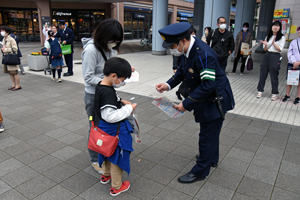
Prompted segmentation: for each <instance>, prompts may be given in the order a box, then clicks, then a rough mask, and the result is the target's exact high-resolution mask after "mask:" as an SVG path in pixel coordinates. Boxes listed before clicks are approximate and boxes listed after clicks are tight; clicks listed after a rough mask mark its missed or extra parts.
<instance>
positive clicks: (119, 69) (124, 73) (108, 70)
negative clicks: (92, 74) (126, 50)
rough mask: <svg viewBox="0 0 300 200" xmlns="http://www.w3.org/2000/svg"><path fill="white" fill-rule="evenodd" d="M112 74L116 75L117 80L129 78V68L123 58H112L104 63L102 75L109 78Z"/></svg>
mask: <svg viewBox="0 0 300 200" xmlns="http://www.w3.org/2000/svg"><path fill="white" fill-rule="evenodd" d="M112 73H116V74H117V76H118V78H130V76H131V66H130V64H129V62H128V61H127V60H125V59H123V58H118V57H112V58H110V59H108V60H107V61H106V63H105V65H104V69H103V74H104V75H105V76H109V75H110V74H112Z"/></svg>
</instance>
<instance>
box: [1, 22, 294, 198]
mask: <svg viewBox="0 0 300 200" xmlns="http://www.w3.org/2000/svg"><path fill="white" fill-rule="evenodd" d="M217 26H218V28H216V29H211V28H210V27H205V29H204V33H205V35H204V36H203V37H202V38H201V40H200V39H198V38H196V37H195V35H196V29H194V28H193V27H192V26H191V24H189V23H187V22H182V23H175V24H171V25H168V26H166V27H164V28H162V29H160V30H159V31H158V32H159V34H160V35H161V36H162V38H163V40H164V41H163V44H162V45H163V47H164V48H169V49H170V53H171V54H172V56H173V70H174V75H173V76H172V77H171V78H170V79H169V80H168V81H167V82H166V83H158V84H157V85H156V86H155V88H156V90H157V91H158V92H160V93H162V92H165V91H169V90H172V89H173V88H175V87H176V86H177V85H179V84H181V85H180V88H179V90H178V91H177V92H176V94H177V96H178V98H179V99H180V100H182V102H181V103H179V104H178V105H175V106H174V108H175V109H177V110H178V111H194V118H195V121H196V122H197V123H199V124H200V133H199V154H198V155H196V159H197V160H196V164H195V165H194V167H193V168H192V169H191V170H190V171H189V172H188V173H187V174H185V175H183V176H181V177H179V178H178V181H179V182H180V183H193V182H196V181H200V180H204V179H205V178H206V177H207V176H208V174H209V172H210V169H211V167H217V166H218V162H219V135H220V131H221V128H222V125H223V121H224V118H225V115H226V113H227V111H229V110H232V109H234V105H235V102H234V97H233V93H232V90H231V86H230V83H229V80H228V78H227V76H226V73H225V70H226V67H227V61H228V57H229V56H230V54H231V53H232V52H233V51H234V58H235V59H234V63H233V69H232V72H231V74H235V73H236V69H237V65H238V61H239V60H240V58H242V65H241V68H240V75H243V73H244V70H245V59H246V56H247V55H244V53H243V49H242V43H246V44H248V47H249V48H251V47H252V34H251V32H250V31H249V23H247V22H245V23H244V24H243V28H242V30H241V31H240V32H239V34H238V35H237V36H236V40H235V41H234V38H233V35H232V34H231V33H230V32H229V31H228V30H227V29H226V27H227V22H226V19H225V18H224V17H219V18H218V20H217ZM59 28H60V29H59V30H57V29H56V27H55V26H49V27H48V25H47V24H46V25H45V26H44V29H43V33H44V35H45V36H46V41H45V44H44V45H45V47H46V48H47V49H48V51H49V52H50V53H49V54H50V58H51V65H52V73H53V77H52V78H51V80H53V81H57V82H61V72H62V65H63V64H64V63H63V59H62V50H61V45H67V44H69V45H71V53H70V54H67V55H65V61H66V64H67V66H68V72H67V73H65V74H64V76H72V75H73V41H74V33H73V32H72V30H71V29H69V28H67V27H66V26H65V22H64V21H63V20H61V21H59ZM0 29H1V35H2V36H3V37H4V39H3V47H2V48H1V50H2V53H3V54H4V56H5V55H7V54H10V53H13V52H18V53H17V55H18V56H17V57H18V58H20V57H21V56H22V55H21V52H20V51H19V48H18V45H17V40H16V36H14V35H13V34H12V30H11V29H10V28H8V27H1V28H0ZM281 29H282V25H281V23H280V22H279V21H275V22H273V23H272V25H271V28H270V31H269V33H268V35H267V37H266V38H265V40H262V41H261V43H262V44H263V48H264V50H265V51H266V52H267V53H266V54H265V55H264V58H263V61H262V63H261V66H260V76H259V83H258V87H257V90H258V93H257V96H256V97H257V98H261V97H262V93H263V92H264V86H265V81H266V78H267V76H268V74H269V73H270V77H271V85H272V97H271V100H272V101H275V100H276V99H277V95H278V93H279V92H278V75H279V69H280V65H281V59H282V58H281V55H280V52H281V51H282V49H283V47H284V43H285V37H284V35H283V34H282V33H281ZM298 36H299V38H298V39H295V40H293V41H292V43H291V45H290V48H289V51H288V59H289V65H288V67H287V70H288V69H294V70H296V69H300V67H299V66H300V49H299V40H300V27H299V28H298ZM122 40H123V28H122V26H121V24H120V23H119V22H118V21H117V20H115V19H111V18H109V19H105V20H103V21H102V22H101V23H100V24H99V25H98V27H97V28H96V29H95V31H94V32H93V35H92V37H91V38H83V39H82V43H83V52H82V55H81V56H82V74H83V79H84V84H85V94H84V103H85V109H86V113H87V119H88V120H89V124H90V126H89V130H87V136H88V143H89V142H90V137H91V135H90V134H91V127H94V126H96V127H97V128H99V129H100V130H102V131H104V132H106V133H107V134H109V135H110V136H113V137H118V139H119V140H118V145H117V146H116V148H115V150H114V153H113V154H112V155H110V156H105V155H104V154H103V153H100V152H97V151H95V150H94V149H90V148H88V152H89V157H90V162H91V165H92V167H93V168H94V169H95V170H96V171H97V172H98V173H100V174H101V177H100V182H101V183H102V184H107V183H109V182H110V181H111V188H110V190H109V192H110V194H111V195H112V196H117V195H119V194H120V193H122V192H125V191H127V190H128V189H129V188H130V182H129V181H124V182H123V181H122V174H123V171H125V172H127V173H128V174H129V173H130V154H131V152H132V151H133V148H132V137H131V133H132V132H133V130H132V127H131V125H130V123H129V122H128V120H127V118H128V117H129V116H130V115H131V113H132V112H133V111H134V110H135V109H136V107H137V104H133V103H131V102H129V101H126V100H124V99H121V98H120V97H119V95H118V93H117V91H116V90H115V88H118V87H121V86H124V85H125V82H124V81H125V79H126V78H129V77H130V76H131V73H132V72H133V71H134V70H135V69H134V68H133V67H131V65H130V64H129V62H128V61H126V60H125V59H121V58H118V57H116V56H117V53H118V51H119V48H120V45H121V43H122ZM250 53H251V52H250ZM20 65H21V63H19V64H16V65H11V64H4V65H3V67H4V72H5V73H8V74H9V75H10V78H11V80H12V86H11V87H10V88H9V90H12V91H16V90H20V89H21V85H20V77H19V75H18V69H19V67H20ZM20 68H21V67H20ZM56 71H57V74H58V79H56V76H55V75H56ZM291 87H292V86H290V85H287V87H286V96H285V97H284V99H283V101H284V102H286V101H288V100H289V99H290V91H291ZM181 95H182V96H183V98H184V99H183V98H182V97H181ZM299 101H300V86H299V85H298V87H297V98H296V99H295V101H294V104H298V103H299ZM96 130H98V129H96ZM3 131H4V126H3V117H2V115H1V111H0V132H3ZM98 142H99V141H98ZM102 142H103V141H102ZM102 142H101V145H102ZM101 145H99V146H101Z"/></svg>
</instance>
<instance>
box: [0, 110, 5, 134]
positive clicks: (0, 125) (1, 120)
mask: <svg viewBox="0 0 300 200" xmlns="http://www.w3.org/2000/svg"><path fill="white" fill-rule="evenodd" d="M3 131H4V126H3V117H2V114H1V110H0V133H2V132H3Z"/></svg>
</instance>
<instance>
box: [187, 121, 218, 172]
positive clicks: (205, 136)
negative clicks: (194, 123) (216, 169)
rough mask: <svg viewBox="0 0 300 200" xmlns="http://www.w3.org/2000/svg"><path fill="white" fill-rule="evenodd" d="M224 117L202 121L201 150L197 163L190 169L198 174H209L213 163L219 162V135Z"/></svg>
mask: <svg viewBox="0 0 300 200" xmlns="http://www.w3.org/2000/svg"><path fill="white" fill-rule="evenodd" d="M222 125H223V119H222V118H217V119H215V120H211V121H207V122H200V134H199V152H200V156H199V157H198V159H197V161H196V165H195V166H194V167H193V168H192V170H191V171H190V172H191V173H193V174H195V175H196V176H198V177H200V176H208V174H209V171H210V167H211V165H212V164H217V163H218V162H219V136H220V132H221V128H222Z"/></svg>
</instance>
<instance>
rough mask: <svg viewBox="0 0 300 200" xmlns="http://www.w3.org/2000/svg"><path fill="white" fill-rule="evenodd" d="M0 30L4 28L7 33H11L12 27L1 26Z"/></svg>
mask: <svg viewBox="0 0 300 200" xmlns="http://www.w3.org/2000/svg"><path fill="white" fill-rule="evenodd" d="M0 30H3V31H5V32H6V33H8V34H11V32H12V31H11V28H10V27H8V26H1V27H0Z"/></svg>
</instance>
